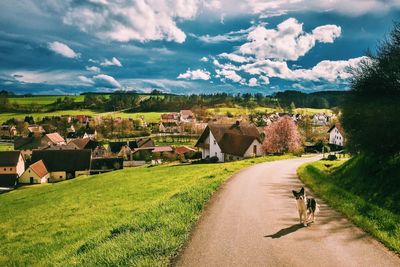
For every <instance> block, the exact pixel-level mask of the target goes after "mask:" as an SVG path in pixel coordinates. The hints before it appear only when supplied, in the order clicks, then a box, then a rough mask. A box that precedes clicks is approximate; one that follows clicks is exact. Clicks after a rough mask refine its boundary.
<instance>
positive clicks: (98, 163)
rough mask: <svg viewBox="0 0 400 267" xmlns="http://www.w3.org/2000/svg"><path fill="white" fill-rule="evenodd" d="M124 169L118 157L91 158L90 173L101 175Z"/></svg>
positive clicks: (122, 162)
mask: <svg viewBox="0 0 400 267" xmlns="http://www.w3.org/2000/svg"><path fill="white" fill-rule="evenodd" d="M123 168H124V159H123V158H120V157H111V158H93V159H92V163H91V166H90V173H102V172H108V171H114V170H120V169H123Z"/></svg>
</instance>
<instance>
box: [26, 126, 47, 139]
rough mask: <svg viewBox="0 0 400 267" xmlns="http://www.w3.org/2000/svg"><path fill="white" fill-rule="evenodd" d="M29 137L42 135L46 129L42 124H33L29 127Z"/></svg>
mask: <svg viewBox="0 0 400 267" xmlns="http://www.w3.org/2000/svg"><path fill="white" fill-rule="evenodd" d="M28 132H29V135H28V136H29V137H42V136H43V135H44V134H45V133H46V131H45V130H44V129H43V127H42V126H40V125H39V126H38V125H31V126H29V127H28Z"/></svg>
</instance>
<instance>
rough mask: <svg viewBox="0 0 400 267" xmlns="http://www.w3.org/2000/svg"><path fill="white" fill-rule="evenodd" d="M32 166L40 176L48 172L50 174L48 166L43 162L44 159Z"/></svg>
mask: <svg viewBox="0 0 400 267" xmlns="http://www.w3.org/2000/svg"><path fill="white" fill-rule="evenodd" d="M30 168H31V169H32V170H33V171H34V172H35V173H36V174H37V175H38V176H39V177H43V176H45V175H46V174H48V173H49V172H48V171H47V169H46V166H45V165H44V163H43V160H39V161H37V162H35V163H33V164H32V165H31V166H30Z"/></svg>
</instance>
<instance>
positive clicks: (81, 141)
mask: <svg viewBox="0 0 400 267" xmlns="http://www.w3.org/2000/svg"><path fill="white" fill-rule="evenodd" d="M68 145H69V146H70V147H72V146H71V145H74V146H75V147H76V148H78V149H92V150H93V149H95V148H96V147H98V146H99V142H97V141H94V140H92V139H90V138H76V139H74V140H71V141H70V142H69V143H68Z"/></svg>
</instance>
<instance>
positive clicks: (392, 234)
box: [297, 158, 400, 253]
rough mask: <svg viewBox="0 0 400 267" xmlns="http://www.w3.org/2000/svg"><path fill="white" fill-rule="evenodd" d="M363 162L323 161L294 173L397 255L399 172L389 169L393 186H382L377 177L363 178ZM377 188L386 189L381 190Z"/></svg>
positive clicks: (387, 184) (399, 216)
mask: <svg viewBox="0 0 400 267" xmlns="http://www.w3.org/2000/svg"><path fill="white" fill-rule="evenodd" d="M363 161H364V159H362V158H353V159H350V160H348V161H334V162H332V161H323V160H322V161H318V162H314V163H307V164H304V165H302V166H300V168H299V169H298V170H297V172H298V175H299V177H300V179H301V180H302V181H303V182H304V183H305V184H306V185H307V186H309V187H310V188H311V189H312V190H313V192H314V193H315V194H316V195H318V196H319V197H321V198H323V199H324V200H325V201H326V202H327V203H329V205H330V206H331V207H333V208H334V209H336V210H338V211H339V212H341V213H343V214H344V215H345V216H346V217H348V218H349V219H350V220H351V221H353V222H354V223H355V224H356V225H357V226H359V227H360V228H362V229H363V230H364V231H366V232H368V233H369V234H371V235H372V236H374V237H375V238H377V239H378V240H380V241H381V242H382V243H383V244H385V245H386V246H387V247H388V248H390V249H392V250H394V251H395V252H396V253H400V212H399V211H398V207H397V205H399V203H398V200H399V198H396V197H397V196H398V194H399V192H398V188H399V183H400V181H399V179H398V178H399V174H400V172H393V171H396V170H397V171H398V170H399V168H398V167H394V168H392V169H391V171H390V172H393V173H392V174H393V176H394V177H392V178H390V177H387V179H391V180H392V182H393V183H385V181H384V180H383V179H379V178H380V177H379V176H380V175H377V173H375V175H369V176H366V171H365V169H368V168H366V167H365V166H364V164H363ZM327 166H328V167H327ZM381 168H382V169H383V167H382V166H381ZM396 173H397V175H396ZM386 174H388V173H386ZM396 176H397V178H396ZM396 180H397V181H396ZM379 184H386V185H385V186H384V187H382V185H379ZM377 187H381V190H380V191H379V190H377ZM385 188H386V189H385ZM396 191H397V192H396ZM389 199H390V200H391V201H389ZM394 202H396V203H394Z"/></svg>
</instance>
